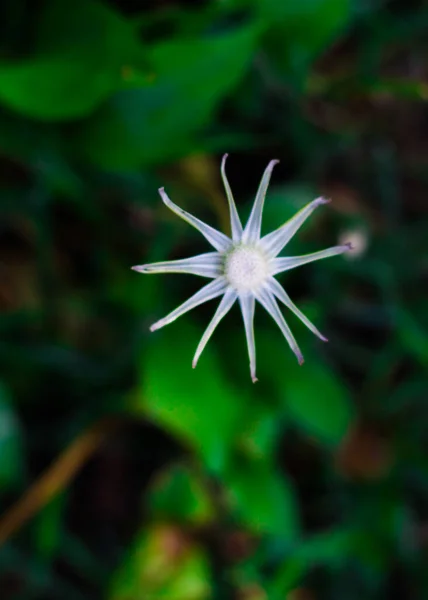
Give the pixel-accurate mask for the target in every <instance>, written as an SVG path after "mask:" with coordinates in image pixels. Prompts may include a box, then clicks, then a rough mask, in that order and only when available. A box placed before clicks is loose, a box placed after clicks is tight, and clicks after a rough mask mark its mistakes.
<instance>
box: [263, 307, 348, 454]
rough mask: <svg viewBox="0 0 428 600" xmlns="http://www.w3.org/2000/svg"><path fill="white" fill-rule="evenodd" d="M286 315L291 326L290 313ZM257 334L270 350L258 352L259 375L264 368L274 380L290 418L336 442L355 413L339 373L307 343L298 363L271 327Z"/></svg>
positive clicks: (324, 439) (319, 437)
mask: <svg viewBox="0 0 428 600" xmlns="http://www.w3.org/2000/svg"><path fill="white" fill-rule="evenodd" d="M285 317H286V319H287V321H288V322H289V323H290V325H291V328H292V329H293V330H294V328H295V327H294V324H293V323H292V321H291V318H292V317H291V316H290V317H289V315H288V314H285ZM258 337H260V338H262V345H263V347H265V348H266V349H268V350H269V352H268V353H266V352H265V354H264V355H261V356H260V361H259V362H260V367H259V376H261V374H262V373H263V371H266V374H267V376H268V377H270V378H271V379H273V380H274V382H275V384H276V386H277V387H278V390H279V393H280V396H281V398H282V403H283V406H284V408H285V409H286V410H287V412H288V414H289V417H290V419H291V420H293V421H294V422H295V423H296V425H298V426H299V427H300V428H301V429H302V430H303V431H305V432H306V433H307V434H309V435H311V436H314V437H315V438H316V439H317V440H319V441H321V442H324V443H326V444H327V445H336V444H338V443H339V442H340V441H341V440H342V438H343V436H344V435H345V434H346V432H347V430H348V428H349V426H350V425H351V423H352V422H353V420H354V417H355V411H354V408H353V406H352V403H351V399H350V396H349V393H348V391H347V389H346V387H345V386H344V385H343V383H342V382H341V381H340V379H339V377H338V376H337V375H336V374H335V373H334V372H333V371H332V370H331V369H330V367H328V366H327V365H326V364H325V363H323V362H322V361H321V360H320V357H319V356H316V355H315V353H314V352H311V351H310V349H309V348H307V347H304V346H306V343H301V344H300V345H301V346H302V347H304V348H303V355H304V357H305V362H304V364H303V365H302V366H299V365H298V364H297V361H296V359H295V357H294V355H293V354H292V353H291V350H290V349H289V348H288V346H287V344H286V342H285V340H284V341H282V339H281V338H277V336H275V335H274V332H273V331H272V333H270V332H267V331H263V330H261V331H259V332H258ZM266 338H269V340H267V339H266ZM316 343H318V342H316ZM267 363H269V364H267ZM265 365H266V366H265Z"/></svg>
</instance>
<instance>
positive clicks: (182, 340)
mask: <svg viewBox="0 0 428 600" xmlns="http://www.w3.org/2000/svg"><path fill="white" fill-rule="evenodd" d="M201 335H202V331H200V330H199V331H197V330H195V328H194V327H193V326H191V325H190V324H189V323H187V324H186V325H184V323H183V322H182V323H180V324H179V323H174V324H173V325H172V326H171V327H168V328H167V329H165V330H164V331H159V332H156V333H154V334H152V343H151V344H150V345H149V346H148V348H147V350H146V352H145V355H144V356H143V361H142V362H141V380H142V385H141V391H140V393H139V395H138V403H137V406H136V408H137V410H138V411H141V412H142V413H143V414H144V415H145V416H146V417H148V418H150V419H151V420H152V421H154V422H155V423H157V424H158V425H159V426H161V427H163V428H164V429H165V430H166V431H167V432H169V433H171V434H172V435H175V436H177V437H178V438H179V439H181V440H182V441H183V442H185V443H187V444H189V445H190V446H191V447H193V448H194V449H195V450H196V451H198V452H199V453H200V454H201V456H202V457H203V459H204V460H205V461H206V462H207V463H208V465H209V466H210V467H211V468H213V469H221V468H222V466H223V464H224V461H225V459H226V458H227V455H228V452H229V449H230V447H231V444H232V443H233V440H234V439H235V436H236V434H237V432H239V431H240V427H241V425H240V421H241V419H242V416H243V414H244V408H243V401H244V395H243V394H238V393H237V392H236V391H235V390H234V389H233V388H232V387H231V386H230V385H229V383H228V382H227V381H226V380H225V378H224V374H223V373H222V371H221V368H220V365H219V363H218V361H217V360H216V357H215V356H214V353H213V346H212V344H213V340H211V346H208V347H207V348H205V350H204V353H203V355H202V357H201V359H200V361H199V363H198V366H197V367H196V369H192V358H193V354H194V352H195V350H196V347H197V344H198V342H199V339H200V337H201Z"/></svg>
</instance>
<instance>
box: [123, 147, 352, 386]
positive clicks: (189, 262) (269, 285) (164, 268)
mask: <svg viewBox="0 0 428 600" xmlns="http://www.w3.org/2000/svg"><path fill="white" fill-rule="evenodd" d="M226 158H227V154H225V155H224V156H223V160H222V163H221V176H222V179H223V183H224V187H225V190H226V195H227V199H228V202H229V208H230V220H231V230H232V238H229V237H227V236H226V235H224V234H223V233H221V232H220V231H217V230H216V229H214V228H213V227H211V226H210V225H207V224H206V223H204V222H202V221H200V220H199V219H197V218H196V217H194V216H193V215H191V214H189V213H188V212H186V211H185V210H183V209H182V208H180V207H178V206H177V205H176V204H174V203H173V202H171V200H170V199H169V198H168V196H167V194H166V192H165V190H164V188H160V190H159V193H160V195H161V198H162V200H163V202H164V203H165V204H166V206H167V207H168V208H169V209H171V210H172V211H173V212H175V213H176V214H177V215H178V216H179V217H181V218H182V219H184V220H185V221H187V222H188V223H189V224H190V225H192V226H193V227H195V228H196V229H198V231H200V232H201V233H202V235H203V236H204V237H205V238H206V239H207V240H208V242H209V243H210V244H211V245H212V246H213V247H214V248H215V250H216V251H215V252H208V253H206V254H200V255H198V256H193V257H192V258H185V259H183V260H173V261H165V262H159V263H154V264H150V265H140V266H136V267H132V268H133V269H134V271H138V272H140V273H191V274H193V275H200V276H201V277H208V278H210V279H213V281H211V282H210V283H208V284H207V285H205V286H204V287H203V288H201V289H200V290H199V291H198V292H197V293H196V294H194V295H193V296H192V297H191V298H189V299H188V300H187V301H186V302H184V303H183V304H182V305H181V306H179V307H178V308H176V309H175V310H173V311H172V312H171V313H170V314H169V315H167V316H166V317H164V318H163V319H161V320H160V321H157V323H155V324H154V325H152V326H151V327H150V329H151V331H154V330H155V329H160V328H161V327H163V326H164V325H168V324H169V323H172V322H173V321H175V319H178V317H180V316H181V315H183V314H184V313H186V312H187V311H189V310H191V309H192V308H195V307H196V306H198V305H199V304H202V303H203V302H207V301H208V300H212V299H213V298H216V297H217V296H223V297H222V299H221V301H220V304H219V306H218V308H217V310H216V312H215V314H214V317H213V318H212V320H211V322H210V324H209V325H208V327H207V329H206V331H205V333H204V335H203V336H202V339H201V341H200V342H199V345H198V347H197V349H196V353H195V356H194V358H193V363H192V366H193V368H194V367H196V364H197V362H198V359H199V357H200V355H201V353H202V351H203V349H204V348H205V346H206V344H207V342H208V340H209V339H210V337H211V335H212V334H213V332H214V329H215V328H216V327H217V325H218V324H219V322H220V320H221V319H222V318H223V317H224V316H225V315H226V313H227V312H228V311H229V310H230V309H231V307H232V305H233V304H234V302H235V300H238V301H239V304H240V307H241V312H242V317H243V320H244V327H245V334H246V338H247V346H248V354H249V359H250V372H251V379H252V380H253V382H255V381H257V377H256V348H255V342H254V327H253V320H254V308H255V301H256V300H257V301H258V302H260V304H261V305H262V306H263V307H264V308H265V309H266V310H267V312H268V313H269V314H270V315H271V316H272V318H273V319H274V320H275V321H276V323H277V324H278V326H279V328H280V329H281V331H282V333H283V335H284V337H285V339H286V340H287V342H288V344H289V346H290V348H291V350H292V351H293V352H294V354H295V355H296V357H297V360H298V361H299V364H302V363H303V355H302V353H301V352H300V349H299V347H298V345H297V342H296V340H295V339H294V336H293V334H292V333H291V330H290V328H289V326H288V325H287V323H286V321H285V319H284V317H283V315H282V313H281V311H280V309H279V306H278V302H277V300H279V301H280V302H282V303H283V304H285V306H287V307H288V308H289V309H290V310H291V311H292V312H294V314H295V315H296V316H297V317H299V319H300V320H301V321H302V322H303V323H304V324H305V325H306V327H308V329H310V330H311V331H312V332H313V333H314V334H315V335H317V336H318V337H319V338H320V339H321V340H323V341H324V342H326V341H327V339H326V338H325V337H324V336H323V335H322V334H321V333H320V332H319V331H318V329H317V328H316V327H315V326H314V325H313V324H312V323H311V322H310V321H309V320H308V319H307V318H306V317H305V315H304V314H303V313H302V312H301V311H300V310H299V309H298V308H297V306H295V304H293V302H292V301H291V299H290V297H289V296H288V294H287V293H286V291H285V290H284V289H283V287H282V286H281V285H280V284H279V283H278V281H277V280H276V279H275V275H278V274H279V273H282V272H283V271H288V270H289V269H294V268H295V267H300V266H301V265H305V264H306V263H309V262H312V261H314V260H319V259H321V258H327V257H329V256H334V255H336V254H342V253H343V252H346V251H347V250H349V249H350V247H351V246H350V244H345V245H342V246H333V247H332V248H328V249H327V250H321V251H320V252H313V253H312V254H306V255H305V256H287V257H279V256H278V255H279V253H280V252H281V251H282V250H283V248H284V247H285V246H286V245H287V243H288V242H289V241H290V239H291V238H292V237H293V236H294V234H295V233H296V231H297V230H298V229H299V228H300V227H301V225H302V224H303V223H304V221H305V220H306V219H307V218H308V217H309V216H310V215H311V214H312V212H313V211H314V210H315V209H316V208H317V206H321V204H326V203H327V202H329V200H326V199H325V198H317V199H316V200H314V201H313V202H310V203H309V204H307V205H306V206H305V207H304V208H302V210H300V211H299V212H298V213H297V214H296V215H295V216H294V217H292V218H291V219H290V220H289V221H287V222H286V223H285V224H284V225H282V226H281V227H279V229H277V230H276V231H273V232H272V233H269V234H268V235H265V236H264V237H261V222H262V212H263V204H264V200H265V196H266V191H267V188H268V185H269V181H270V177H271V174H272V170H273V168H274V166H275V165H276V164H277V163H278V162H279V161H277V160H271V161H270V163H269V164H268V166H267V168H266V170H265V172H264V174H263V177H262V180H261V182H260V186H259V190H258V192H257V196H256V199H255V201H254V205H253V208H252V210H251V214H250V216H249V218H248V221H247V224H246V225H245V227H242V225H241V221H240V219H239V216H238V212H237V210H236V206H235V201H234V199H233V195H232V191H231V189H230V186H229V182H228V180H227V177H226V171H225V165H226Z"/></svg>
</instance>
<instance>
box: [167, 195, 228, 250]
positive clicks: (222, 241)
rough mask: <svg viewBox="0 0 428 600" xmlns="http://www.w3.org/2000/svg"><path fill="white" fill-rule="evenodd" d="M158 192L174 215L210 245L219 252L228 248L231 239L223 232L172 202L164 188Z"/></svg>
mask: <svg viewBox="0 0 428 600" xmlns="http://www.w3.org/2000/svg"><path fill="white" fill-rule="evenodd" d="M159 194H160V196H161V198H162V200H163V202H164V204H165V205H166V206H167V207H168V208H169V209H170V210H172V212H175V214H176V215H178V216H179V217H181V218H182V219H184V220H185V221H187V222H188V223H189V225H192V227H195V228H196V229H197V230H198V231H200V233H202V235H203V236H204V237H205V238H206V239H207V240H208V241H209V243H210V244H211V246H213V247H214V248H215V249H216V250H218V251H219V252H224V251H225V250H227V249H228V248H230V245H231V240H230V239H229V238H228V237H227V236H226V235H224V233H221V232H220V231H217V229H214V227H211V226H210V225H207V224H206V223H204V222H203V221H201V220H200V219H197V218H196V217H194V216H193V215H191V214H190V213H188V212H187V211H185V210H183V209H182V208H180V207H179V206H177V205H176V204H174V202H172V200H170V199H169V198H168V196H167V194H166V192H165V190H164V188H160V189H159Z"/></svg>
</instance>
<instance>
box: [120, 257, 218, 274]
mask: <svg viewBox="0 0 428 600" xmlns="http://www.w3.org/2000/svg"><path fill="white" fill-rule="evenodd" d="M131 269H132V270H133V271H137V272H138V273H190V274H191V275H200V276H201V277H219V276H220V275H221V272H222V257H221V256H220V254H219V253H218V252H207V253H206V254H199V255H198V256H192V257H191V258H183V259H181V260H167V261H164V262H158V263H152V264H149V265H137V266H135V267H131Z"/></svg>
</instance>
